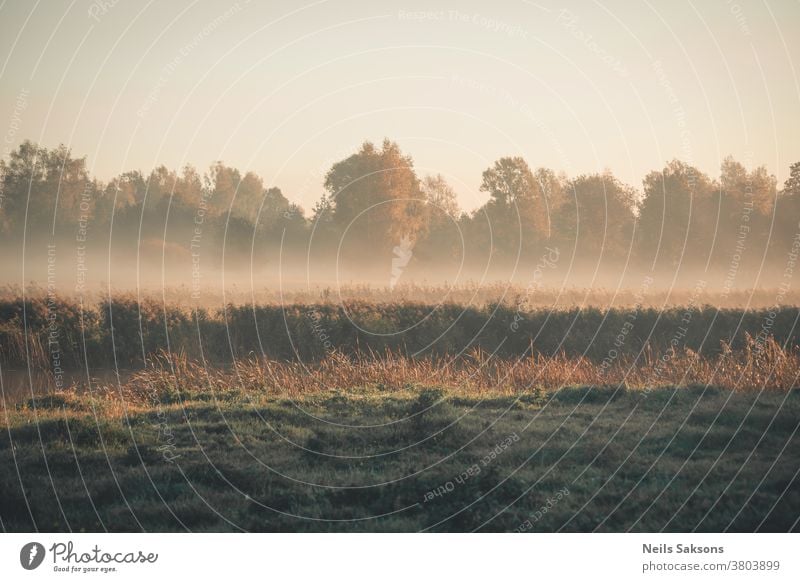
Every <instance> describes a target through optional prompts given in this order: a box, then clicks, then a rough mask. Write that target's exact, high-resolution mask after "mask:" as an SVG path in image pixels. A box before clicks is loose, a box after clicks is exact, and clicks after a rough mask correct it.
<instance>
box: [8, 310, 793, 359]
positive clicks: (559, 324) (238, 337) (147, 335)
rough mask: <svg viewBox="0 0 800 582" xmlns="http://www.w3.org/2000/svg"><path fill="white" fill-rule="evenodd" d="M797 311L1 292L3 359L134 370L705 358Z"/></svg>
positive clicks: (777, 330)
mask: <svg viewBox="0 0 800 582" xmlns="http://www.w3.org/2000/svg"><path fill="white" fill-rule="evenodd" d="M799 319H800V309H798V308H797V307H789V306H782V307H775V308H772V309H756V310H743V309H718V308H716V307H711V306H700V305H694V304H690V305H689V306H688V307H671V308H667V309H656V308H652V307H642V306H635V307H628V308H612V309H599V308H590V307H585V308H577V307H573V308H564V309H539V308H531V307H530V306H529V305H528V304H527V303H525V301H524V298H523V300H520V301H519V302H518V303H510V304H509V303H498V304H487V305H483V306H474V305H469V304H461V303H438V304H437V303H434V304H431V303H415V302H403V301H400V302H395V303H375V302H365V301H360V300H359V301H353V302H344V303H341V304H331V303H316V304H285V305H274V304H272V305H271V304H263V305H255V306H254V305H248V304H240V305H227V306H225V307H224V308H218V309H216V310H206V309H196V310H191V309H188V308H186V307H181V306H180V305H177V304H169V303H167V304H162V303H160V302H159V301H156V300H154V299H146V300H141V301H138V300H137V299H136V298H135V297H133V296H126V295H118V296H114V297H112V298H110V299H107V300H104V301H101V302H100V303H97V304H85V305H80V304H78V303H76V302H75V301H73V300H71V299H67V298H62V297H49V298H47V297H45V298H42V297H39V298H31V297H26V298H25V299H24V300H23V299H22V298H21V297H16V298H13V299H6V300H3V299H0V360H2V363H3V364H4V365H5V366H6V367H12V368H17V369H20V368H25V367H26V366H27V365H28V364H29V363H32V364H34V365H36V366H40V367H44V368H48V367H54V363H53V362H54V358H55V356H54V354H57V356H58V365H59V366H60V367H61V368H63V369H82V368H84V367H85V366H87V365H88V366H89V367H90V368H114V367H121V368H132V369H136V368H139V367H142V366H143V365H144V364H145V363H146V360H147V359H148V357H149V356H151V355H153V354H156V353H158V352H159V351H160V350H165V349H168V350H170V351H171V352H174V353H183V354H186V355H188V356H190V357H192V358H195V359H202V360H205V361H208V362H210V363H213V364H217V365H229V364H231V363H232V362H233V361H235V360H239V359H242V358H244V359H247V358H249V357H251V356H252V355H257V356H263V357H265V358H270V359H274V360H286V361H292V360H302V361H305V362H313V361H319V360H322V359H324V358H325V357H327V356H328V355H330V353H331V352H332V351H339V352H343V353H347V354H351V355H352V354H357V353H359V352H361V353H366V354H371V353H383V352H385V351H386V350H390V351H392V352H395V353H402V354H406V355H415V356H416V355H421V356H435V357H447V356H450V355H453V354H465V353H469V352H470V351H471V350H473V349H475V348H480V349H481V350H482V351H485V352H487V353H490V354H493V355H495V356H499V357H501V358H504V359H514V358H518V357H520V356H524V355H527V354H529V353H530V351H531V350H532V351H533V352H534V353H535V354H539V355H545V356H556V355H558V354H561V353H563V354H565V355H567V356H569V357H573V358H574V357H586V358H588V359H589V360H592V361H593V362H595V363H600V362H602V361H603V360H604V359H605V358H607V357H608V356H609V354H612V353H614V354H617V356H625V357H628V356H630V357H635V356H637V355H638V354H640V353H648V352H649V353H653V354H655V353H664V352H665V351H667V350H669V349H671V347H672V345H673V342H675V344H677V345H678V346H679V347H681V348H686V349H690V350H692V351H694V352H698V353H701V354H703V355H715V354H719V353H721V352H723V351H724V350H725V349H726V346H729V347H731V348H732V349H737V350H738V349H742V348H744V347H746V345H747V343H748V341H749V339H748V338H754V337H759V336H762V335H764V334H767V335H769V336H770V337H772V338H774V339H775V341H777V342H778V343H779V344H780V345H782V346H783V345H786V346H788V347H789V348H792V347H794V346H797V345H798V344H800V329H799V328H798V326H797V322H798V320H799Z"/></svg>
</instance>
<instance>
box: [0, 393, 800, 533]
mask: <svg viewBox="0 0 800 582" xmlns="http://www.w3.org/2000/svg"><path fill="white" fill-rule="evenodd" d="M798 418H800V395H798V391H797V390H793V391H791V392H783V393H781V392H763V393H759V392H738V393H737V392H731V391H728V390H720V389H715V388H703V387H687V388H677V389H671V388H660V389H656V390H652V391H645V390H633V389H632V390H625V389H622V388H620V389H616V388H612V387H607V388H581V387H574V388H565V389H562V390H559V391H556V392H537V391H531V392H527V393H524V394H519V395H515V396H514V395H494V394H491V393H486V394H482V395H478V394H469V395H461V394H459V392H458V391H457V390H436V389H414V388H409V389H407V390H400V391H391V392H386V391H381V390H379V389H377V388H374V387H373V388H353V389H350V390H347V391H340V390H331V391H324V392H317V393H312V394H309V395H307V396H304V397H296V398H286V397H281V396H278V395H274V396H273V395H269V394H265V393H256V392H247V391H241V390H227V391H224V392H217V391H214V390H209V391H205V392H201V391H194V392H192V393H182V394H177V395H176V394H172V393H163V394H160V395H159V396H157V397H156V399H155V400H151V401H150V402H143V403H139V404H134V403H128V404H123V402H122V401H120V400H118V399H117V398H114V397H111V396H107V397H104V396H99V395H94V396H89V395H85V396H82V397H79V396H76V395H74V394H64V395H57V396H53V397H49V398H43V399H40V400H37V401H36V402H35V403H34V402H30V403H28V405H27V406H25V407H20V408H19V409H17V410H14V411H11V412H8V416H7V417H6V419H5V422H6V423H7V424H8V430H7V431H6V430H3V431H2V432H0V459H2V463H3V466H4V467H8V468H13V469H12V470H7V471H4V472H3V473H2V475H1V476H0V516H2V520H3V522H2V523H3V527H4V529H6V530H8V531H20V530H26V531H30V530H33V529H39V530H43V531H69V530H72V531H103V530H111V531H141V530H147V531H162V530H179V531H183V530H191V531H239V530H248V531H418V530H425V531H472V530H480V531H594V530H598V531H628V530H632V531H661V530H664V531H787V530H797V529H798V521H797V519H798V507H800V487H798V476H797V468H798V466H799V461H800V458H799V455H800V453H798V450H800V449H799V448H798V445H800V442H798V440H800V439H798V436H797V427H798Z"/></svg>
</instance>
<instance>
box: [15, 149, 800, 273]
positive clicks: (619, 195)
mask: <svg viewBox="0 0 800 582" xmlns="http://www.w3.org/2000/svg"><path fill="white" fill-rule="evenodd" d="M323 186H324V191H325V193H324V195H323V196H322V198H321V199H320V200H319V201H318V202H317V203H316V204H315V206H314V207H313V209H311V211H310V212H309V213H308V214H307V213H306V212H304V210H303V209H302V208H301V207H300V206H298V205H297V204H295V203H292V202H291V201H290V200H289V199H288V198H287V197H286V196H285V195H284V193H283V192H282V191H281V190H280V189H279V188H277V187H275V186H271V185H266V184H265V183H264V181H263V180H262V178H260V177H259V176H257V175H256V174H254V173H253V172H244V173H243V172H241V171H239V170H238V169H236V168H232V167H229V166H226V165H225V164H223V163H222V162H217V163H215V164H213V165H212V166H211V167H210V168H209V169H208V170H207V171H206V172H204V173H202V174H201V173H200V172H198V170H196V169H195V168H193V167H192V166H186V167H185V168H183V170H181V171H180V172H176V171H174V170H170V169H168V168H166V167H164V166H159V167H158V168H156V169H154V170H152V171H151V172H150V173H149V174H143V173H142V172H140V171H129V172H125V173H123V174H121V175H119V176H117V177H115V178H113V179H112V180H110V181H108V182H105V183H104V182H101V181H99V180H97V179H96V178H94V177H92V176H91V175H90V173H89V171H88V169H87V164H86V158H85V157H84V158H76V157H74V156H73V155H72V153H71V151H70V150H69V149H68V148H66V147H64V146H63V145H62V146H59V147H57V148H54V149H48V148H44V147H41V146H38V145H36V144H34V143H32V142H29V141H26V142H24V143H22V144H21V145H19V146H18V147H17V148H16V149H15V150H14V151H12V152H11V153H10V155H9V157H8V158H7V159H5V160H2V161H0V188H1V190H0V202H1V203H2V205H1V206H0V236H2V237H3V239H4V240H5V241H6V242H7V243H10V242H14V241H17V242H19V241H21V240H22V237H23V234H24V235H25V236H26V237H29V239H30V240H37V239H40V238H42V237H44V238H48V237H55V238H65V237H66V238H67V239H70V238H72V239H74V237H75V232H76V230H77V229H78V228H80V225H83V226H84V227H85V226H86V224H87V223H88V225H89V228H88V230H89V231H90V233H91V235H90V238H91V239H92V240H93V241H94V242H95V244H97V245H105V244H113V245H115V248H117V249H123V248H129V249H131V250H138V251H141V250H142V247H146V246H147V245H151V246H154V247H157V248H158V249H159V250H161V249H162V248H166V249H167V250H168V251H169V252H173V253H177V254H181V253H186V254H188V253H190V252H191V247H192V244H193V241H195V240H200V239H202V244H203V245H204V248H205V249H208V250H209V252H211V250H212V249H213V250H216V251H219V250H220V249H222V248H224V249H225V253H226V256H230V257H237V256H250V253H251V252H252V251H253V249H256V248H257V249H259V250H264V249H266V250H267V251H266V252H268V253H273V254H274V253H275V252H277V249H279V248H280V249H281V252H285V253H305V252H306V251H307V250H308V249H309V248H313V249H314V252H319V253H321V254H322V255H325V254H326V253H328V254H331V253H335V252H340V251H341V248H343V246H344V247H347V248H349V249H350V251H351V255H352V256H353V257H355V258H357V259H359V260H365V261H367V260H370V259H371V258H376V257H378V256H383V255H386V254H391V253H392V251H393V249H396V248H397V246H398V245H400V244H405V245H406V246H407V247H409V248H411V247H413V250H414V260H415V261H418V262H422V263H425V262H430V263H432V264H435V263H436V262H438V261H454V260H460V258H461V257H462V256H466V257H467V258H468V259H469V260H480V261H483V260H486V259H491V260H497V261H507V262H513V261H517V260H527V259H531V258H533V259H535V258H537V257H539V256H541V255H542V253H543V252H546V249H549V248H554V247H558V248H559V249H560V252H561V253H567V254H568V255H569V256H571V257H573V265H576V264H577V265H580V264H582V263H585V264H587V265H588V264H594V265H597V264H598V263H600V262H624V263H628V264H630V263H632V262H633V263H636V264H640V265H642V266H647V267H649V268H670V269H675V268H677V267H678V266H679V265H690V266H693V267H703V268H708V267H709V266H712V267H721V268H723V269H724V268H726V267H727V266H728V265H730V264H732V263H733V262H734V261H736V262H737V264H738V261H741V260H744V257H746V259H747V260H750V261H754V263H753V264H760V263H761V262H762V261H763V260H765V259H766V260H767V261H777V262H778V263H781V264H782V263H783V262H785V261H786V254H787V253H792V252H794V251H796V250H797V247H798V244H797V240H798V228H800V226H799V224H800V162H798V163H795V164H793V165H792V166H791V168H790V175H789V178H788V179H787V180H786V182H785V183H784V184H783V185H782V187H780V188H779V187H778V184H777V180H776V179H775V177H774V176H772V175H770V174H769V172H768V171H767V170H766V169H765V168H764V167H756V168H753V169H748V168H746V167H745V166H744V165H743V164H741V163H740V162H738V161H736V160H734V159H733V158H730V157H729V158H726V159H725V160H724V161H723V163H722V166H721V168H720V175H719V176H718V177H710V176H708V175H706V174H704V173H703V172H701V171H699V170H698V169H697V168H695V167H693V166H691V165H690V164H687V163H686V162H683V161H679V160H673V161H671V162H669V163H667V164H666V165H665V167H664V168H662V169H660V170H655V171H652V172H650V173H649V174H647V176H645V177H644V179H643V181H642V184H641V188H640V189H636V188H634V187H632V186H629V185H627V184H624V183H623V182H621V181H620V180H618V179H617V178H615V177H614V176H613V174H612V173H611V172H609V171H606V172H603V173H595V174H584V175H580V176H577V177H568V176H566V175H564V174H563V173H556V172H554V171H553V170H550V169H547V168H536V169H533V168H532V167H531V166H530V165H529V164H528V162H527V161H526V160H525V159H523V158H522V157H519V156H513V157H503V158H500V159H498V160H496V161H495V162H494V163H492V164H491V165H490V166H489V167H488V168H486V169H485V171H484V172H483V174H482V181H481V183H480V191H481V192H484V193H485V194H486V195H487V196H488V199H487V201H486V202H485V203H484V204H483V205H482V206H481V207H479V208H478V209H476V210H474V211H471V212H466V211H463V210H462V209H461V208H460V207H459V204H458V200H457V196H456V194H455V191H454V190H453V188H452V187H451V186H450V185H449V184H448V183H447V181H446V180H445V178H444V177H442V176H441V175H438V174H437V175H426V176H420V175H418V174H417V172H416V170H415V168H414V163H413V160H412V159H411V157H410V156H408V155H406V154H404V153H403V152H402V151H401V150H400V148H399V147H398V145H397V144H396V143H394V142H391V141H389V140H385V141H384V142H383V143H382V144H380V145H375V144H373V143H371V142H365V143H364V144H363V145H362V146H361V147H360V149H359V150H358V151H356V152H355V153H353V154H352V155H350V156H349V157H347V158H345V159H343V160H341V161H339V162H337V163H335V164H333V166H332V167H331V168H330V170H329V171H328V172H327V174H326V176H325V178H324V183H323ZM270 256H273V255H270Z"/></svg>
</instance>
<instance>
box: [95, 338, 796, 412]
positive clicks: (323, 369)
mask: <svg viewBox="0 0 800 582" xmlns="http://www.w3.org/2000/svg"><path fill="white" fill-rule="evenodd" d="M798 374H800V353H798V351H797V350H796V349H793V350H786V349H783V348H782V347H781V346H780V345H778V344H777V343H776V342H775V341H774V340H773V339H771V338H768V339H767V340H765V341H763V342H757V341H756V340H754V339H752V338H749V340H748V345H747V347H746V349H744V350H738V351H733V350H730V349H724V350H723V352H722V354H721V355H719V356H717V357H713V358H708V357H701V356H699V355H698V354H696V353H694V352H692V351H691V350H688V349H683V350H676V351H673V352H667V353H663V354H655V353H652V352H645V353H643V354H641V356H640V357H639V358H638V359H634V358H630V357H619V358H617V359H615V360H613V361H608V360H607V361H606V362H605V363H603V364H596V363H593V362H592V361H590V360H589V359H588V358H581V357H578V358H576V357H568V356H566V355H563V354H560V355H556V356H544V355H541V354H536V355H533V356H527V357H523V358H519V359H515V360H508V359H499V358H492V357H490V356H489V355H488V354H486V353H485V352H482V351H480V350H474V351H473V352H472V353H471V354H469V355H468V356H466V357H461V358H457V359H456V358H453V359H434V358H424V359H410V358H408V357H404V356H401V355H398V354H395V353H392V352H387V353H384V354H380V355H378V354H370V355H360V356H359V355H356V356H348V355H345V354H342V353H339V352H334V353H332V354H331V355H330V356H328V357H327V358H325V359H324V360H322V361H320V362H318V363H315V364H313V365H308V364H304V363H300V362H282V361H269V360H255V359H251V360H246V361H238V362H237V363H236V365H235V366H234V367H233V368H231V369H220V368H218V367H213V366H204V365H203V364H202V363H200V362H197V361H194V360H190V359H188V358H186V357H184V356H180V355H175V354H172V355H170V354H166V353H162V354H160V355H159V356H157V357H155V358H153V359H152V360H151V362H150V364H149V366H148V367H147V369H145V370H142V371H140V372H138V373H136V374H134V375H133V376H131V378H130V379H129V380H128V381H127V382H126V383H124V384H123V386H122V390H121V392H120V391H119V389H118V388H117V387H109V388H107V389H106V393H107V394H109V395H111V396H113V395H117V394H122V395H123V396H124V397H125V398H126V400H129V401H130V402H132V403H143V404H146V403H147V401H148V400H151V401H164V399H165V398H167V399H169V398H170V396H171V395H172V396H174V397H175V398H178V397H180V394H181V393H196V392H208V391H211V392H218V393H224V392H227V391H241V390H244V391H255V392H259V393H266V394H274V395H283V396H292V397H301V396H303V395H308V394H319V393H325V392H330V391H352V390H353V389H360V388H372V389H375V390H378V391H385V392H394V391H402V390H408V389H416V388H421V387H428V386H435V387H439V388H444V389H447V390H451V391H454V392H457V393H463V394H469V395H475V394H482V393H487V394H489V393H491V394H497V395H501V394H505V395H508V394H523V393H529V392H550V391H554V390H557V389H558V388H560V387H563V386H574V385H585V386H603V385H619V386H622V387H625V388H628V389H650V388H656V387H663V386H692V385H706V386H715V387H718V388H725V389H729V390H738V391H761V390H769V391H786V390H790V389H792V388H794V387H795V386H796V383H797V379H798Z"/></svg>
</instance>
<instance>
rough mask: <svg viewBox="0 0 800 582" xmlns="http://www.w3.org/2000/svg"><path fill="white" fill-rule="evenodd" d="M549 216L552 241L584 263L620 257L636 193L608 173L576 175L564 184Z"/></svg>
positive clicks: (624, 251)
mask: <svg viewBox="0 0 800 582" xmlns="http://www.w3.org/2000/svg"><path fill="white" fill-rule="evenodd" d="M565 190H566V196H565V199H564V203H563V204H562V205H561V206H560V207H559V209H558V211H557V213H556V216H555V218H554V220H553V223H554V225H553V227H554V231H555V233H556V234H557V236H556V237H555V238H556V241H557V242H558V243H559V244H560V245H561V246H563V247H565V248H573V249H574V250H575V253H576V258H577V260H578V261H580V262H584V263H596V262H597V261H599V260H600V259H601V258H602V259H622V258H624V257H625V256H626V255H627V253H628V250H629V247H630V243H631V237H632V235H633V230H634V222H635V213H634V208H635V200H636V195H635V192H634V190H633V189H632V188H631V187H630V186H626V185H625V184H622V183H621V182H620V181H618V180H617V179H616V178H615V177H614V176H613V175H611V173H609V172H606V173H604V174H592V175H588V176H586V175H584V176H579V177H577V178H575V179H574V180H572V181H571V182H569V184H568V185H567V187H566V189H565Z"/></svg>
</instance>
